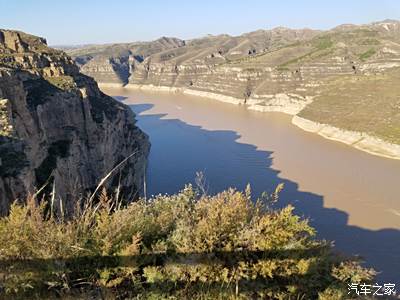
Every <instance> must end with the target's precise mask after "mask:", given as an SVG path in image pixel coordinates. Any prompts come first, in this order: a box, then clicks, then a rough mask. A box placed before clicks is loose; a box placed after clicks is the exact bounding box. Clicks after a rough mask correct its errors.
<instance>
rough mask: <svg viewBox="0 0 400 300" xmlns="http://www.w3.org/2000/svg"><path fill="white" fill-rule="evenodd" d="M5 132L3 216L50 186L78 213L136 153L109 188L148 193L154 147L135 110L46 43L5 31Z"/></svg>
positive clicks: (0, 52)
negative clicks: (78, 205)
mask: <svg viewBox="0 0 400 300" xmlns="http://www.w3.org/2000/svg"><path fill="white" fill-rule="evenodd" d="M0 130H1V131H0V175H1V178H0V213H2V214H4V213H6V212H7V210H8V207H9V205H10V202H11V201H13V200H16V199H20V200H23V199H24V197H25V196H26V195H27V194H28V193H33V192H35V190H36V189H37V188H39V187H41V186H43V185H46V184H47V186H46V189H45V190H46V191H51V190H54V191H55V195H56V197H57V199H58V198H61V199H62V200H63V202H64V203H63V204H64V207H67V208H68V207H71V206H72V205H73V201H75V200H76V199H77V198H79V197H80V196H81V195H82V194H84V193H86V192H88V191H90V190H92V189H93V188H94V187H96V185H97V184H98V183H99V180H100V179H101V178H102V177H104V175H105V174H107V172H108V171H110V170H111V169H112V168H113V167H114V166H116V165H117V164H118V163H119V162H120V161H121V160H123V159H124V158H126V157H127V156H129V155H130V154H131V153H134V152H135V153H136V154H135V155H134V156H133V157H132V158H131V159H129V160H128V161H127V163H126V165H125V167H124V168H123V169H122V171H121V172H120V173H117V175H116V176H114V178H111V179H110V180H109V181H107V183H106V187H112V186H113V185H117V184H118V183H119V182H120V186H121V187H122V190H123V193H124V196H125V197H132V196H134V195H136V196H137V195H138V192H139V190H140V187H141V186H142V177H143V172H144V166H145V162H146V155H147V153H148V149H149V143H148V139H147V136H146V135H145V134H144V133H143V132H141V131H140V130H139V129H138V128H137V127H136V126H135V120H134V114H133V113H132V111H131V110H130V109H129V108H128V107H126V106H125V105H123V104H121V103H119V102H117V101H115V100H113V99H112V98H111V97H109V96H107V95H105V94H103V93H102V92H100V91H99V89H98V87H97V84H96V82H95V81H94V80H93V79H92V78H90V77H87V76H85V75H83V74H81V73H80V72H79V70H78V67H77V66H76V65H75V64H74V62H73V61H72V60H71V59H70V58H69V57H68V56H67V55H65V54H64V53H63V52H61V51H57V50H54V49H51V48H48V47H47V45H46V42H45V40H44V39H42V38H38V37H34V36H31V35H28V34H25V33H22V32H16V31H7V30H0Z"/></svg>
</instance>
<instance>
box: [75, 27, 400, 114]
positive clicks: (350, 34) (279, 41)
mask: <svg viewBox="0 0 400 300" xmlns="http://www.w3.org/2000/svg"><path fill="white" fill-rule="evenodd" d="M399 30H400V23H399V22H398V21H392V20H386V21H382V22H377V23H371V24H368V25H342V26H338V27H336V28H334V29H332V30H328V31H316V30H309V29H302V30H294V29H287V28H283V27H279V28H275V29H272V30H259V31H255V32H251V33H247V34H243V35H241V36H237V37H232V36H228V35H219V36H207V37H204V38H200V39H195V40H189V41H185V42H181V43H176V44H174V46H173V47H170V48H168V49H162V48H159V50H160V51H159V52H152V53H148V54H147V55H144V56H141V61H137V60H135V59H134V52H131V54H130V55H129V56H128V58H127V59H125V60H124V63H119V64H118V66H119V67H120V68H122V69H124V70H125V71H124V72H120V73H121V74H122V73H124V76H123V78H124V80H122V81H121V84H122V83H123V82H125V81H126V82H128V85H127V86H128V87H142V86H147V87H149V86H150V87H151V88H155V89H158V88H164V89H165V87H168V88H173V89H175V90H177V89H178V90H181V91H184V92H187V93H191V94H198V95H207V96H211V97H214V98H217V99H219V100H224V101H228V102H234V103H247V104H250V105H251V107H252V108H253V109H257V110H260V111H283V112H286V113H290V114H297V113H298V112H300V111H301V110H302V109H303V108H304V107H306V106H307V105H308V104H310V103H311V102H312V100H313V99H314V98H315V97H316V96H318V95H319V94H320V93H321V91H322V89H321V87H323V86H324V85H325V84H327V83H329V81H330V80H331V79H332V78H334V77H338V76H348V75H353V74H357V75H359V74H363V75H371V74H375V73H377V72H378V73H379V72H383V71H385V70H386V69H389V68H393V67H398V66H400V44H399V42H400V41H399V40H400V34H399ZM123 45H124V44H120V46H119V47H123ZM113 47H116V45H114V46H113ZM107 49H108V50H107V51H111V52H112V53H114V54H117V52H116V51H112V49H111V48H110V47H108V48H107ZM88 52H90V51H88V50H87V49H86V50H85V49H80V50H74V53H71V54H73V55H74V57H75V59H76V60H78V61H79V60H82V58H83V57H84V55H85V53H88ZM92 53H93V52H92ZM117 56H118V57H120V58H121V56H120V55H117ZM96 57H97V56H96V55H95V56H94V58H93V59H92V60H91V62H89V63H87V64H84V65H83V66H82V71H83V72H85V73H87V74H89V75H90V76H100V74H102V78H101V82H104V83H108V82H115V81H114V79H113V77H112V76H103V75H104V72H103V71H99V72H96V71H95V70H94V69H93V68H91V70H90V71H88V70H87V68H88V66H92V67H93V65H96ZM110 57H111V56H110ZM113 59H114V62H115V56H113ZM126 64H127V66H126ZM98 67H101V65H98ZM115 68H116V67H115V66H114V69H115ZM126 76H129V78H126ZM98 78H99V77H98ZM221 95H222V96H221Z"/></svg>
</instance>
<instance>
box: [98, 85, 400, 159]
mask: <svg viewBox="0 0 400 300" xmlns="http://www.w3.org/2000/svg"><path fill="white" fill-rule="evenodd" d="M99 86H100V87H104V88H109V87H111V88H113V87H118V88H126V89H133V90H143V91H152V92H169V93H181V94H184V95H191V96H197V97H203V98H208V99H212V100H217V101H220V102H224V103H230V104H235V105H245V101H244V99H239V98H235V97H231V96H226V95H222V94H217V93H212V92H205V91H199V90H194V89H190V88H176V87H168V86H154V85H138V84H127V85H125V86H122V85H120V84H114V83H101V84H99ZM288 99H289V100H288V101H286V103H284V102H282V101H281V102H280V105H260V104H259V100H257V99H254V98H250V99H248V101H246V102H247V103H246V107H247V109H249V110H254V111H259V112H282V113H285V114H288V115H292V116H293V118H292V124H293V125H296V126H297V127H299V128H301V129H302V130H304V131H307V132H312V133H316V134H318V135H320V136H322V137H324V138H326V139H330V140H334V141H337V142H341V143H344V144H347V145H349V146H352V147H354V148H356V149H358V150H361V151H364V152H367V153H370V154H373V155H377V156H381V157H385V158H391V159H399V160H400V145H397V144H392V143H389V142H386V141H384V140H382V139H379V138H376V137H373V136H371V135H368V134H366V133H363V132H357V131H349V130H344V129H341V128H337V127H334V126H331V125H328V124H321V123H318V122H314V121H311V120H308V119H305V118H302V117H299V116H297V115H296V114H297V113H299V111H301V109H302V108H304V107H303V106H300V105H299V104H298V103H296V102H293V101H290V98H288Z"/></svg>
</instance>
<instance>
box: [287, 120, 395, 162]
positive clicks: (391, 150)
mask: <svg viewBox="0 0 400 300" xmlns="http://www.w3.org/2000/svg"><path fill="white" fill-rule="evenodd" d="M292 124H293V125H296V126H297V127H299V128H300V129H302V130H304V131H307V132H311V133H315V134H318V135H320V136H322V137H323V138H326V139H329V140H333V141H337V142H341V143H344V144H346V145H349V146H352V147H354V148H356V149H358V150H361V151H364V152H367V153H369V154H373V155H376V156H381V157H385V158H391V159H400V145H397V144H392V143H389V142H386V141H384V140H382V139H380V138H376V137H373V136H371V135H369V134H367V133H363V132H358V131H350V130H345V129H341V128H338V127H334V126H331V125H328V124H322V123H318V122H314V121H311V120H308V119H305V118H302V117H299V116H294V117H293V118H292Z"/></svg>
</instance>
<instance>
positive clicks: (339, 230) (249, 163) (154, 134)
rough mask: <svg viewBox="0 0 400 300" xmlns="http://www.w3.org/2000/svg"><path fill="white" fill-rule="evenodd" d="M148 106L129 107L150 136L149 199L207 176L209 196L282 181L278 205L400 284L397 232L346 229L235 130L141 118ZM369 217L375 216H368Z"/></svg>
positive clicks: (343, 217)
mask: <svg viewBox="0 0 400 300" xmlns="http://www.w3.org/2000/svg"><path fill="white" fill-rule="evenodd" d="M152 106H153V105H152V104H140V105H131V108H132V109H133V111H134V112H135V113H136V114H137V119H138V125H139V127H141V129H142V130H144V131H145V132H146V133H147V134H149V136H150V142H151V145H152V146H151V152H150V156H149V165H148V172H147V195H148V196H149V195H151V194H158V193H175V192H177V191H179V190H180V189H182V188H183V186H184V185H185V184H187V183H190V182H192V183H194V178H195V174H196V172H198V171H202V172H203V173H204V174H205V177H206V182H207V185H206V186H207V187H208V192H209V193H210V194H214V193H217V192H219V191H222V190H224V189H226V188H229V187H235V188H237V189H239V190H243V189H245V187H246V185H247V184H248V183H250V184H251V188H252V194H253V196H254V198H256V197H258V196H259V195H260V194H261V193H262V192H263V191H267V192H272V191H273V190H274V189H275V187H276V186H277V184H279V183H284V190H283V191H282V192H281V194H280V200H279V205H282V206H283V205H286V204H288V203H292V204H293V205H294V206H295V207H296V213H297V214H299V215H301V216H304V217H306V218H309V219H310V221H311V224H312V226H314V227H315V228H316V229H317V231H318V237H319V238H323V239H327V240H331V241H334V244H335V246H336V249H338V250H339V251H341V252H344V253H346V254H352V255H360V256H361V257H362V258H364V259H365V260H366V261H367V265H368V266H372V267H373V268H374V269H375V270H377V271H378V272H381V273H380V274H379V275H378V278H377V280H378V281H379V283H388V282H392V283H397V284H400V254H399V249H400V231H399V230H395V229H383V230H377V231H374V230H368V229H364V228H360V227H357V226H352V225H348V217H349V216H348V214H347V213H345V212H343V211H340V210H338V209H335V208H327V207H324V199H323V196H321V195H317V194H313V193H311V192H306V191H300V190H299V188H298V184H297V183H296V182H293V181H290V180H287V179H284V178H280V177H279V173H280V171H278V170H274V169H272V167H271V166H272V152H269V151H260V150H257V148H256V147H255V146H253V145H249V144H243V143H239V142H237V140H238V139H239V138H240V136H239V135H238V134H237V133H236V132H234V131H225V130H224V131H221V130H216V131H210V130H205V129H202V128H201V127H199V126H192V125H188V124H186V123H184V122H182V121H180V120H177V119H167V118H164V117H165V116H166V115H163V114H143V112H145V111H147V110H149V109H151V108H152ZM371 217H373V216H371Z"/></svg>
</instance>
